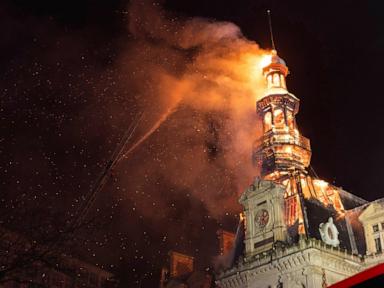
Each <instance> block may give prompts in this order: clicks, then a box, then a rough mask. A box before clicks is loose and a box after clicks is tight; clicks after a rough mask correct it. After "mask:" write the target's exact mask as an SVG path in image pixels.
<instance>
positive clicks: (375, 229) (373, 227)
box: [372, 224, 379, 232]
mask: <svg viewBox="0 0 384 288" xmlns="http://www.w3.org/2000/svg"><path fill="white" fill-rule="evenodd" d="M372 229H373V232H377V231H379V224H375V225H373V226H372Z"/></svg>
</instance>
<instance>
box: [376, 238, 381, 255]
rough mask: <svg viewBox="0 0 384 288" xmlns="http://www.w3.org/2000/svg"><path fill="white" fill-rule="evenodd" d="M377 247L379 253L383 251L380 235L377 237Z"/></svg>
mask: <svg viewBox="0 0 384 288" xmlns="http://www.w3.org/2000/svg"><path fill="white" fill-rule="evenodd" d="M375 247H376V252H377V253H379V252H381V251H382V247H381V241H380V237H378V238H375Z"/></svg>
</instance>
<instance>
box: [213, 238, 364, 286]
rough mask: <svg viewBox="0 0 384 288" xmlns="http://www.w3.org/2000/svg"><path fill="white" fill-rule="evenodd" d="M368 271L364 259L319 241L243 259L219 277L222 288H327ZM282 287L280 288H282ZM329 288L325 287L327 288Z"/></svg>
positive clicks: (303, 242) (306, 242)
mask: <svg viewBox="0 0 384 288" xmlns="http://www.w3.org/2000/svg"><path fill="white" fill-rule="evenodd" d="M364 267H365V265H364V259H363V258H362V257H360V256H357V255H352V254H350V253H348V252H347V251H346V250H342V249H338V248H334V247H332V246H330V245H326V244H324V243H323V242H322V241H320V240H316V239H300V240H299V242H298V243H297V244H294V245H292V246H288V247H276V248H275V249H273V250H270V251H268V252H265V253H262V254H259V255H255V256H252V257H250V258H243V259H241V261H239V262H238V264H237V265H236V266H234V267H232V268H231V269H228V270H226V271H223V272H221V273H219V274H218V275H217V278H216V279H217V284H218V285H219V287H223V288H235V287H242V288H245V287H247V288H268V287H273V288H274V287H289V288H295V287H300V288H303V287H307V288H315V287H316V288H317V287H326V286H328V285H330V284H333V283H336V282H338V281H340V280H342V279H344V278H346V277H349V276H351V275H354V274H356V273H358V272H359V271H361V270H363V269H364ZM279 285H280V286H279ZM324 285H326V286H324Z"/></svg>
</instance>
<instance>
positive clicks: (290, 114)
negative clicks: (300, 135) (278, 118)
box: [287, 109, 295, 129]
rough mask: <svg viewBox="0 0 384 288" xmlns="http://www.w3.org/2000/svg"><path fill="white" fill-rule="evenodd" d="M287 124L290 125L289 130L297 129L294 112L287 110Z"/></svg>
mask: <svg viewBox="0 0 384 288" xmlns="http://www.w3.org/2000/svg"><path fill="white" fill-rule="evenodd" d="M287 123H288V127H289V129H294V128H295V121H294V118H293V112H292V111H291V110H289V109H287Z"/></svg>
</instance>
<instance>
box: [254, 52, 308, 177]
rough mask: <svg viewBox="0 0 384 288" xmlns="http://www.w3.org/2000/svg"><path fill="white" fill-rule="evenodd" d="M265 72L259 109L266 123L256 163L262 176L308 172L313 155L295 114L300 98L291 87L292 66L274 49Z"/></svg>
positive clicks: (264, 69)
mask: <svg viewBox="0 0 384 288" xmlns="http://www.w3.org/2000/svg"><path fill="white" fill-rule="evenodd" d="M266 57H268V58H269V63H268V64H267V66H265V67H263V75H264V78H265V81H266V84H267V92H266V94H265V95H264V97H263V98H262V99H261V100H259V101H258V102H257V113H258V115H259V117H260V118H261V120H262V123H263V136H262V139H261V142H259V143H256V145H255V146H256V147H255V149H254V153H253V159H254V164H255V165H257V166H260V167H261V175H262V177H267V178H270V179H273V180H275V179H277V178H280V177H281V176H284V175H288V174H292V173H293V172H299V173H302V174H307V173H306V168H307V167H308V166H309V163H310V159H311V147H310V143H309V140H308V139H307V138H305V137H303V136H301V135H300V132H299V131H298V129H297V124H296V120H295V116H296V114H297V113H298V111H299V102H300V101H299V99H298V98H296V96H294V95H293V94H291V93H289V92H288V91H287V86H286V82H285V77H286V76H287V75H288V67H287V66H286V64H285V62H284V60H283V59H281V58H280V57H279V56H278V55H277V53H276V51H275V50H272V52H271V54H270V55H267V56H266Z"/></svg>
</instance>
